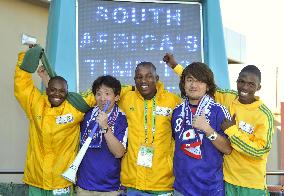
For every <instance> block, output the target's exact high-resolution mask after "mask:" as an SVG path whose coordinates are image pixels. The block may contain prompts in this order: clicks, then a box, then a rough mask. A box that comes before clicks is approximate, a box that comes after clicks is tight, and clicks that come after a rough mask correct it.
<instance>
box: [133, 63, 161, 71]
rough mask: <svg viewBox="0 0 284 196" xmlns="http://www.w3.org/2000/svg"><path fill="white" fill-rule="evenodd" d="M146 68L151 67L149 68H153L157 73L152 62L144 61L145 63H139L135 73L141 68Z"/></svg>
mask: <svg viewBox="0 0 284 196" xmlns="http://www.w3.org/2000/svg"><path fill="white" fill-rule="evenodd" d="M144 66H149V67H151V68H152V69H153V70H154V72H155V73H156V66H155V65H154V64H153V63H151V62H146V61H143V62H141V63H139V64H138V65H137V66H136V68H135V72H136V71H137V70H138V69H139V67H144Z"/></svg>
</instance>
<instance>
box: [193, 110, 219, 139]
mask: <svg viewBox="0 0 284 196" xmlns="http://www.w3.org/2000/svg"><path fill="white" fill-rule="evenodd" d="M192 126H193V127H194V128H196V129H199V130H201V131H204V133H205V135H206V136H209V135H211V134H212V133H213V132H214V129H213V128H212V127H211V126H210V125H209V123H208V122H207V120H206V116H205V112H204V111H203V112H202V115H201V116H198V115H195V116H194V118H193V120H192Z"/></svg>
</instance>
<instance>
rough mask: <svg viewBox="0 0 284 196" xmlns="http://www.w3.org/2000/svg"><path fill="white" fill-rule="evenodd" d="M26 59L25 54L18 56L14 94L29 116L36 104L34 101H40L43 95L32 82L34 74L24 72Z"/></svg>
mask: <svg viewBox="0 0 284 196" xmlns="http://www.w3.org/2000/svg"><path fill="white" fill-rule="evenodd" d="M24 57H25V52H21V53H19V54H18V61H17V65H16V69H15V76H14V94H15V97H16V99H17V100H18V102H19V103H20V105H21V107H22V108H23V109H24V111H25V112H26V113H27V115H28V116H29V115H30V113H31V111H30V108H31V106H32V104H33V102H34V101H33V100H36V99H38V98H39V97H40V96H41V94H40V91H39V90H38V89H37V87H36V86H35V84H34V81H33V80H32V73H30V72H28V71H26V70H24V69H23V68H22V66H21V65H22V63H23V59H24Z"/></svg>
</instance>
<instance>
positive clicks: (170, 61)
mask: <svg viewBox="0 0 284 196" xmlns="http://www.w3.org/2000/svg"><path fill="white" fill-rule="evenodd" d="M163 61H164V62H165V63H166V64H167V65H168V66H169V67H171V68H172V69H174V68H175V67H176V66H177V64H178V63H177V62H176V60H175V58H174V55H173V54H171V53H166V54H165V56H164V58H163Z"/></svg>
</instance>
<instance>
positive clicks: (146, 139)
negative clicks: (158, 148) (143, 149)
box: [144, 96, 156, 144]
mask: <svg viewBox="0 0 284 196" xmlns="http://www.w3.org/2000/svg"><path fill="white" fill-rule="evenodd" d="M144 131H145V144H146V143H147V141H148V103H147V100H145V99H144ZM155 132H156V96H155V97H154V98H153V107H152V135H153V140H152V144H153V142H154V137H155Z"/></svg>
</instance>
